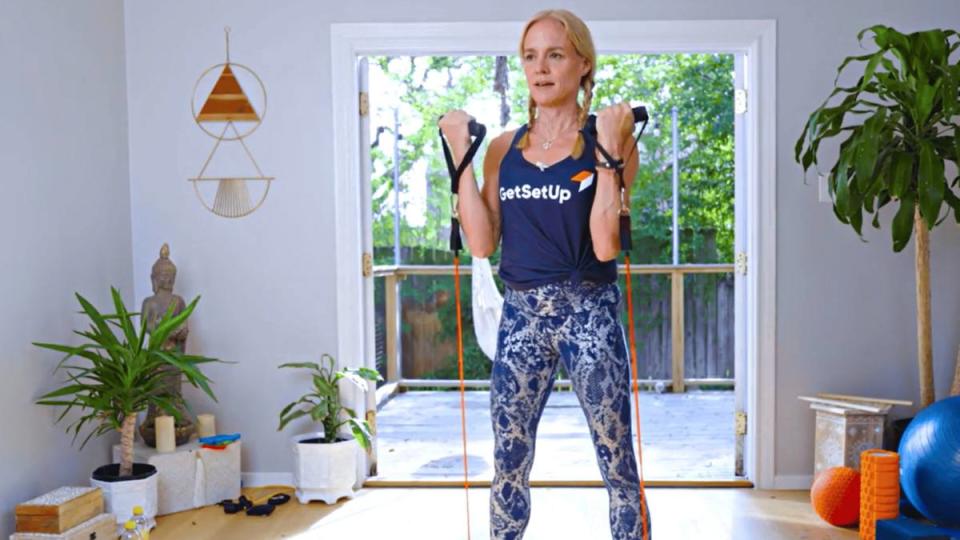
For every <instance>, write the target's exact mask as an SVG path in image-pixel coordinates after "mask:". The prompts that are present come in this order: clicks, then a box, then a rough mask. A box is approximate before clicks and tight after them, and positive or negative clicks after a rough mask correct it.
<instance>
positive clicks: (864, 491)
mask: <svg viewBox="0 0 960 540" xmlns="http://www.w3.org/2000/svg"><path fill="white" fill-rule="evenodd" d="M860 474H861V476H860V540H875V539H876V536H877V520H879V519H894V518H896V517H897V516H898V515H900V455H899V454H897V453H896V452H890V451H887V450H880V449H873V450H864V451H863V452H861V453H860Z"/></svg>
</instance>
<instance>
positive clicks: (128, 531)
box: [120, 519, 143, 540]
mask: <svg viewBox="0 0 960 540" xmlns="http://www.w3.org/2000/svg"><path fill="white" fill-rule="evenodd" d="M120 540H143V539H142V538H140V534H139V533H138V532H137V524H136V523H134V522H133V520H132V519H130V520H127V522H126V523H124V524H123V534H121V535H120Z"/></svg>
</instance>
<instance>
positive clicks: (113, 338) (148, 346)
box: [34, 287, 219, 447]
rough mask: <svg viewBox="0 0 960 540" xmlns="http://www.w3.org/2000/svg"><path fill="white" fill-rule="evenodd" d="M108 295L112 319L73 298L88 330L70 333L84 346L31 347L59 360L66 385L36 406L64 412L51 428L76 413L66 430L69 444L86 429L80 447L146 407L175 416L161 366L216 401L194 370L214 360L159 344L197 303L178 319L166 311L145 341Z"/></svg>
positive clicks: (119, 302)
mask: <svg viewBox="0 0 960 540" xmlns="http://www.w3.org/2000/svg"><path fill="white" fill-rule="evenodd" d="M110 294H111V298H112V302H113V307H114V310H115V311H116V313H113V314H107V315H105V314H103V313H101V312H100V311H99V310H97V308H96V307H94V305H93V304H92V303H90V302H89V301H88V300H87V299H86V298H84V297H83V296H81V295H80V294H79V293H78V294H76V297H77V302H79V304H80V306H81V308H82V310H83V313H84V314H86V316H87V318H88V319H89V320H90V328H89V329H88V330H85V331H76V332H74V333H75V334H76V335H78V336H80V337H82V338H83V339H84V340H85V341H84V342H83V343H80V344H79V345H65V344H55V343H34V345H35V346H37V347H40V348H44V349H48V350H52V351H56V352H59V353H62V354H64V355H65V356H64V357H63V359H62V360H61V361H60V362H59V363H58V364H57V367H56V369H55V371H62V372H64V374H65V375H66V377H67V384H65V385H63V386H61V387H59V388H57V389H55V390H52V391H50V392H48V393H46V394H44V395H42V396H40V397H39V398H38V399H37V401H36V403H37V404H39V405H50V406H57V407H64V410H63V411H62V413H61V414H60V416H59V418H58V419H57V422H59V421H61V420H62V419H63V418H64V417H66V415H67V413H68V412H69V411H70V410H72V409H73V408H77V409H79V410H80V411H82V414H81V415H80V416H79V417H78V418H77V419H75V420H74V421H73V422H71V423H70V424H69V425H68V426H67V431H68V432H71V431H72V432H73V434H74V439H76V437H77V436H78V435H79V433H80V431H82V430H83V428H84V427H85V426H87V425H90V426H91V427H92V429H91V431H90V433H89V434H88V435H87V437H86V438H85V439H84V441H83V444H82V445H81V447H82V446H83V445H86V443H87V441H89V440H90V438H91V437H93V436H99V435H102V434H103V433H107V432H109V431H111V430H119V429H121V427H122V422H123V419H124V418H125V417H127V416H129V415H135V414H137V413H138V412H140V411H144V410H146V409H147V408H148V407H149V405H151V404H154V405H156V406H158V407H160V408H161V409H162V410H165V411H167V412H170V413H171V414H179V413H176V407H175V405H177V404H178V403H179V404H183V398H182V397H181V396H179V395H173V394H170V393H169V391H168V390H167V389H166V387H165V386H164V384H163V375H164V374H163V368H164V367H166V366H173V367H176V368H177V369H179V370H180V371H182V372H183V373H184V375H186V379H187V381H188V382H189V383H190V384H192V385H193V386H196V387H199V388H202V389H203V391H204V392H205V393H206V394H207V395H208V396H210V397H211V398H213V399H216V398H215V396H214V394H213V391H212V390H211V389H210V386H209V383H210V380H209V378H207V376H206V375H204V374H203V373H202V372H201V371H200V369H199V368H198V366H199V365H200V364H204V363H209V362H218V361H219V360H216V359H214V358H207V357H203V356H196V355H186V354H182V353H179V352H177V351H164V350H163V348H162V346H163V343H164V341H165V339H160V338H161V337H162V336H163V337H165V336H168V335H169V333H170V331H172V330H175V329H176V328H177V327H179V325H180V324H182V323H183V322H184V321H186V318H187V317H188V316H189V315H190V313H191V312H192V311H193V307H194V306H196V303H197V301H198V300H199V297H198V298H197V299H195V300H194V301H193V302H191V304H190V306H189V308H188V309H187V310H184V312H183V313H181V314H180V315H178V316H175V317H174V316H173V314H172V310H171V311H168V312H167V313H166V314H165V315H164V316H163V317H162V318H161V319H160V321H159V322H158V325H157V330H155V331H154V333H153V334H151V335H150V337H149V339H148V337H147V332H146V324H145V322H144V321H142V320H141V321H140V322H139V324H137V323H134V317H136V316H138V314H137V313H131V312H130V311H129V310H128V309H127V308H126V306H125V305H124V303H123V299H122V297H121V295H120V292H119V291H118V290H117V289H115V288H112V287H111V289H110ZM114 329H117V330H119V333H115V332H114ZM158 332H159V334H158Z"/></svg>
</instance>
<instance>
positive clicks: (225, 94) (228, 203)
mask: <svg viewBox="0 0 960 540" xmlns="http://www.w3.org/2000/svg"><path fill="white" fill-rule="evenodd" d="M224 33H225V35H226V50H227V55H226V61H225V62H223V63H221V64H216V65H214V66H211V67H209V68H207V69H206V70H205V71H204V72H203V73H202V74H201V75H200V78H199V79H197V82H196V84H194V86H193V97H192V100H191V103H190V108H191V111H192V112H193V119H194V121H195V122H196V123H197V126H199V127H200V129H201V130H203V132H204V133H206V134H207V135H209V136H210V137H213V138H214V139H216V141H217V142H216V143H215V144H214V145H213V148H212V149H211V150H210V155H209V156H207V160H206V161H205V162H204V163H203V167H202V168H201V169H200V173H199V174H197V176H195V177H193V178H190V179H189V180H190V182H192V183H193V190H194V192H195V193H196V194H197V198H198V199H200V202H201V203H202V204H203V206H204V207H205V208H206V209H207V210H209V211H211V212H213V213H214V214H216V215H218V216H222V217H228V218H239V217H243V216H246V215H249V214H250V213H252V212H253V211H254V210H256V209H257V208H260V205H262V204H263V201H264V200H266V198H267V193H268V192H269V191H270V184H271V183H272V182H273V180H274V177H272V176H266V175H264V174H263V171H262V170H260V166H259V165H258V164H257V160H256V159H254V157H253V153H251V152H250V148H248V147H247V144H246V143H245V142H244V139H245V138H246V137H248V136H250V134H251V133H253V132H254V131H255V130H256V129H257V128H258V127H260V124H261V123H262V122H263V117H264V115H265V114H266V112H267V90H266V88H265V87H264V85H263V81H261V80H260V77H259V76H258V75H257V74H256V73H254V71H253V70H252V69H250V68H248V67H246V66H244V65H242V64H237V63H234V62H231V61H230V27H227V28H224ZM216 73H219V77H217V79H216V82H215V83H214V84H213V88H212V89H211V90H210V93H209V94H208V95H207V96H206V99H205V100H204V101H203V105H202V107H201V108H200V111H199V112H197V103H198V100H197V97H198V96H197V91H198V89H200V88H201V85H202V84H203V83H204V82H206V83H207V85H208V86H209V83H210V77H209V76H210V75H212V74H216ZM237 74H242V75H243V76H244V77H243V78H245V79H248V80H251V81H256V85H255V86H259V88H258V89H259V91H260V96H261V99H260V100H259V101H260V107H259V112H258V111H257V108H255V107H254V106H253V104H252V103H251V102H250V99H249V98H248V97H247V94H246V92H244V89H243V87H242V86H241V85H240V80H239V79H238V78H237ZM237 125H240V129H238V128H237ZM221 143H227V144H233V143H239V144H240V146H241V147H242V149H243V151H244V153H245V154H246V156H247V158H248V159H249V164H247V165H246V166H247V167H248V168H249V166H250V165H252V169H249V173H247V174H245V175H242V174H241V175H230V176H216V175H211V176H207V175H206V173H207V168H208V167H209V166H210V163H211V161H212V160H213V158H214V155H215V154H216V153H217V150H218V149H219V148H220V145H221ZM254 171H255V172H256V174H253V172H254ZM214 184H215V185H216V191H215V192H214V193H212V194H211V192H213V191H214V190H213V189H212V188H210V187H207V186H211V185H214ZM211 198H212V199H213V200H212V201H210V199H211Z"/></svg>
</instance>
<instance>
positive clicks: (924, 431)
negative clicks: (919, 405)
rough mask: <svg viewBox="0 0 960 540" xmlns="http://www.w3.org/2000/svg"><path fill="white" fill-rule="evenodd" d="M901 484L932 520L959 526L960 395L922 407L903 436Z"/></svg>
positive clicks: (916, 505) (901, 441) (921, 511)
mask: <svg viewBox="0 0 960 540" xmlns="http://www.w3.org/2000/svg"><path fill="white" fill-rule="evenodd" d="M898 453H899V454H900V484H901V485H902V486H903V494H904V495H906V497H907V498H908V499H910V503H911V504H913V506H914V507H915V508H916V509H917V510H919V511H920V513H921V514H923V515H924V516H925V517H926V518H927V519H929V520H930V521H932V522H934V523H936V524H938V525H942V526H944V527H953V528H960V506H958V503H957V502H958V501H960V396H955V397H949V398H946V399H941V400H940V401H938V402H936V403H934V404H933V405H930V406H929V407H927V408H925V409H923V410H922V411H920V413H919V414H917V416H916V417H915V418H914V419H913V420H912V421H911V422H910V424H909V425H908V426H907V429H906V431H904V433H903V438H902V439H900V449H899V451H898Z"/></svg>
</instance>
